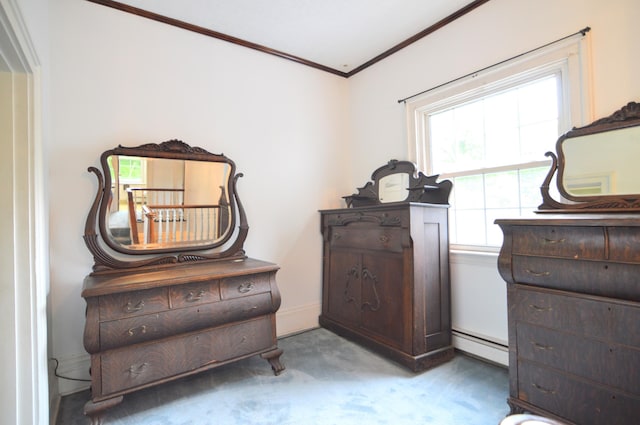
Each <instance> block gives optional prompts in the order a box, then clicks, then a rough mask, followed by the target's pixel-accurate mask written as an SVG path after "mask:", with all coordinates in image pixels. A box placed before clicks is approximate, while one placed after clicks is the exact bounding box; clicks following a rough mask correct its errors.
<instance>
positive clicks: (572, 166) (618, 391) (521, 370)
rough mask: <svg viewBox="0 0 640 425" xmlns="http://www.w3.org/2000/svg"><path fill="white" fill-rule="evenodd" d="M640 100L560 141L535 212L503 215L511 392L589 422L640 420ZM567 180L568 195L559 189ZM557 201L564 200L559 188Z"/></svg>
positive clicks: (514, 405) (527, 406) (540, 409)
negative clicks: (553, 193) (639, 159)
mask: <svg viewBox="0 0 640 425" xmlns="http://www.w3.org/2000/svg"><path fill="white" fill-rule="evenodd" d="M638 140H640V104H638V103H636V102H629V103H628V104H627V105H625V106H623V107H622V108H621V109H620V110H618V111H616V112H614V113H613V114H612V115H610V116H609V117H605V118H601V119H599V120H596V121H594V122H593V123H591V124H589V125H586V126H584V127H580V128H573V129H572V130H570V131H568V132H566V133H565V134H563V135H562V136H560V138H559V139H558V141H557V143H556V152H557V156H556V153H554V152H547V154H546V155H547V156H548V157H550V158H551V160H552V164H551V168H550V170H549V173H548V174H547V176H546V178H545V180H544V182H543V183H542V185H541V187H540V192H541V194H542V201H543V202H542V204H541V205H540V206H539V207H538V210H537V211H536V213H538V214H537V215H536V216H535V218H534V217H532V218H520V219H504V220H496V224H498V225H499V226H500V227H501V228H502V231H503V234H504V241H503V245H502V249H501V251H500V255H499V257H498V269H499V272H500V275H501V276H502V277H503V279H504V280H505V281H506V282H507V305H508V329H509V399H508V403H509V405H510V406H511V412H512V413H522V412H524V411H528V412H532V413H537V414H540V415H543V416H549V417H553V418H556V419H559V420H561V421H562V422H563V423H573V424H579V425H610V424H617V425H631V424H637V423H638V418H640V185H638V184H637V183H638V182H639V181H640V179H638V178H637V175H638V173H637V163H636V162H635V158H637V155H638V154H640V144H639V143H638ZM554 175H556V185H557V190H558V194H559V195H560V200H556V199H555V198H554V196H551V191H550V187H551V182H552V179H553V177H554ZM556 196H557V195H556Z"/></svg>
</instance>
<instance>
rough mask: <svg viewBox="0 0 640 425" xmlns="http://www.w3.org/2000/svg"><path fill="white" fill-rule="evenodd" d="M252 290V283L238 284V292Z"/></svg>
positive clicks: (244, 292) (242, 292)
mask: <svg viewBox="0 0 640 425" xmlns="http://www.w3.org/2000/svg"><path fill="white" fill-rule="evenodd" d="M250 291H253V283H252V282H247V283H243V284H241V285H240V286H238V292H240V293H241V294H246V293H247V292H250Z"/></svg>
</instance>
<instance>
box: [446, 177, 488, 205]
mask: <svg viewBox="0 0 640 425" xmlns="http://www.w3.org/2000/svg"><path fill="white" fill-rule="evenodd" d="M483 187H484V182H483V177H482V175H476V176H465V177H456V178H454V179H453V191H452V196H451V199H452V203H453V205H455V206H456V208H459V209H469V208H484V188H483ZM453 200H455V202H454V201H453Z"/></svg>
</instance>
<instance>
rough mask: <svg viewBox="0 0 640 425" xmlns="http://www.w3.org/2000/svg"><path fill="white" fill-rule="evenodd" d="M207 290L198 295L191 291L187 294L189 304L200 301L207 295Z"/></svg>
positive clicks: (199, 292) (202, 290)
mask: <svg viewBox="0 0 640 425" xmlns="http://www.w3.org/2000/svg"><path fill="white" fill-rule="evenodd" d="M205 292H206V291H205V290H204V289H201V290H200V291H198V294H197V295H196V294H194V293H193V291H189V293H188V294H187V302H189V303H192V302H194V301H200V300H201V299H202V298H203V297H204V294H205Z"/></svg>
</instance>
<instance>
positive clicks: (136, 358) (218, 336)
mask: <svg viewBox="0 0 640 425" xmlns="http://www.w3.org/2000/svg"><path fill="white" fill-rule="evenodd" d="M274 332H275V330H274V328H273V323H272V318H271V317H270V316H267V317H264V318H260V319H256V320H249V321H246V322H242V323H239V324H234V325H230V326H224V327H220V328H216V329H211V330H207V331H203V332H197V333H191V334H188V335H180V336H177V337H174V338H169V339H166V340H162V341H157V342H154V343H149V344H140V345H138V346H135V347H128V348H122V349H116V350H110V351H105V352H103V353H101V354H100V363H101V369H102V370H101V371H100V372H101V373H100V375H101V376H102V388H101V389H102V394H100V396H106V395H109V394H113V393H117V392H120V391H124V390H127V389H131V388H135V387H139V386H141V385H144V384H147V383H150V382H153V381H156V380H159V379H164V378H168V377H171V376H175V375H178V374H180V373H184V372H192V371H195V370H196V369H199V368H202V367H207V366H211V365H214V364H217V363H222V362H225V361H227V360H230V359H236V358H238V357H240V356H246V355H252V354H254V353H256V352H259V351H264V350H266V349H268V348H270V347H275V344H274V341H275V335H274ZM96 396H98V394H94V397H96Z"/></svg>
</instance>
